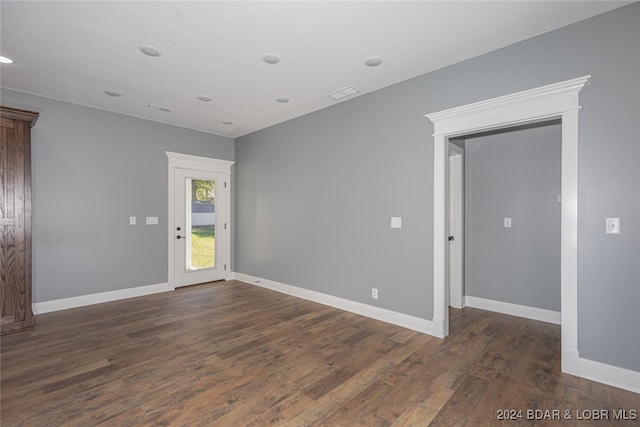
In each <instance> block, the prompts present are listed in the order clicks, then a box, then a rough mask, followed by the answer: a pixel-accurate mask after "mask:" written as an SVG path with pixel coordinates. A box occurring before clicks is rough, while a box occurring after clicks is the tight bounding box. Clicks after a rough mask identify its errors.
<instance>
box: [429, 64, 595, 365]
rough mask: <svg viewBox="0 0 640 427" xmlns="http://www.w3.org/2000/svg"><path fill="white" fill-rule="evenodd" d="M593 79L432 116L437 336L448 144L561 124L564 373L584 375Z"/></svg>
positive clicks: (437, 331) (444, 331)
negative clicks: (587, 148) (583, 198)
mask: <svg viewBox="0 0 640 427" xmlns="http://www.w3.org/2000/svg"><path fill="white" fill-rule="evenodd" d="M589 78H590V76H584V77H580V78H576V79H572V80H567V81H564V82H560V83H556V84H551V85H548V86H543V87H538V88H535V89H530V90H526V91H523V92H517V93H514V94H510V95H506V96H501V97H498V98H492V99H489V100H486V101H481V102H476V103H473V104H468V105H464V106H461V107H456V108H452V109H449V110H444V111H439V112H435V113H432V114H428V115H427V116H426V117H427V118H428V119H429V120H431V121H432V122H433V124H434V135H433V143H434V157H433V170H434V180H433V183H434V185H433V197H434V199H433V206H434V215H433V220H434V224H433V225H434V226H433V233H434V234H433V241H434V251H433V292H434V294H433V304H434V305H433V320H432V323H433V325H432V329H433V332H434V335H436V336H439V337H445V336H447V335H448V334H449V312H448V308H449V306H448V301H447V300H448V298H447V296H446V274H447V273H446V266H447V262H446V253H447V250H446V248H447V237H448V236H446V231H447V227H446V223H447V220H446V202H447V200H446V194H447V191H446V183H447V158H448V155H447V153H448V150H447V148H448V147H447V141H448V140H449V138H451V137H456V136H461V135H465V134H470V133H476V132H481V131H488V130H495V129H500V128H507V127H510V126H514V125H517V124H526V123H535V122H542V121H547V120H552V119H560V120H561V123H562V160H561V194H562V205H561V215H560V216H561V219H560V228H561V232H560V234H561V237H560V258H561V261H560V264H561V277H560V286H561V325H562V329H561V341H562V363H561V366H562V371H563V372H565V373H569V374H573V375H579V372H580V369H579V357H578V248H577V234H578V113H579V109H580V105H579V93H580V91H581V90H582V88H583V87H584V86H585V84H586V83H587V81H588V80H589Z"/></svg>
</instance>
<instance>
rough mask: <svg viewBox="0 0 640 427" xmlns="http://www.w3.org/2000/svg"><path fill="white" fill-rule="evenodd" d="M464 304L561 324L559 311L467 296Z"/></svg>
mask: <svg viewBox="0 0 640 427" xmlns="http://www.w3.org/2000/svg"><path fill="white" fill-rule="evenodd" d="M464 303H465V306H467V307H472V308H479V309H481V310H488V311H495V312H496V313H502V314H508V315H511V316H518V317H524V318H525V319H531V320H539V321H541V322H547V323H554V324H556V325H560V324H561V321H560V312H559V311H552V310H545V309H542V308H536V307H529V306H526V305H518V304H511V303H508V302H502V301H495V300H490V299H484V298H478V297H471V296H465V297H464Z"/></svg>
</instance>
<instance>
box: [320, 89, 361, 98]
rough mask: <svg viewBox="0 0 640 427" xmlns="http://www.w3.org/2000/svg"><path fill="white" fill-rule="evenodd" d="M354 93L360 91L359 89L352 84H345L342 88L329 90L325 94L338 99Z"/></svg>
mask: <svg viewBox="0 0 640 427" xmlns="http://www.w3.org/2000/svg"><path fill="white" fill-rule="evenodd" d="M356 93H360V89H358V88H357V87H354V86H347V87H345V88H343V89H340V90H336V91H335V92H331V93H330V94H329V95H327V96H328V97H329V98H331V99H335V100H338V99H342V98H345V97H347V96H351V95H355V94H356Z"/></svg>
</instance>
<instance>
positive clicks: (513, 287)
mask: <svg viewBox="0 0 640 427" xmlns="http://www.w3.org/2000/svg"><path fill="white" fill-rule="evenodd" d="M560 142H561V122H560V121H559V120H553V121H544V122H536V123H533V124H527V125H518V126H513V127H508V128H504V129H499V130H493V131H488V132H480V133H475V134H470V135H463V136H461V137H455V138H450V139H449V142H448V144H449V146H448V149H449V153H448V157H449V159H448V165H447V166H448V172H447V176H448V181H449V182H448V185H447V191H448V194H447V200H448V203H447V209H448V211H447V220H448V224H447V227H448V230H449V231H448V236H449V237H448V259H447V263H448V268H447V271H448V273H449V274H448V278H447V281H446V286H447V293H448V295H450V301H449V306H450V307H452V308H462V307H464V306H469V307H474V308H479V309H483V310H489V311H496V312H499V313H504V314H509V315H514V316H520V317H524V318H528V319H533V320H539V321H544V322H549V323H555V324H560V310H561V307H560V201H561V200H560V173H561V169H560V161H561V144H560ZM467 242H468V244H465V243H467Z"/></svg>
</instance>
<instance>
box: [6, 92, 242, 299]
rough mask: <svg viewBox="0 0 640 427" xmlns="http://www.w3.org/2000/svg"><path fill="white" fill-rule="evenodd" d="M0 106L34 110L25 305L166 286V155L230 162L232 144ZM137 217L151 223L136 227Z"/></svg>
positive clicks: (39, 107)
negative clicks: (29, 296)
mask: <svg viewBox="0 0 640 427" xmlns="http://www.w3.org/2000/svg"><path fill="white" fill-rule="evenodd" d="M1 102H2V105H5V106H12V107H17V108H23V109H27V110H32V111H38V112H40V117H39V118H38V122H37V123H36V126H35V128H34V129H33V134H32V135H33V136H32V139H33V142H32V167H33V171H32V187H33V196H32V199H33V290H34V302H42V301H50V300H55V299H59V298H66V297H73V296H79V295H87V294H91V293H96V292H105V291H111V290H117V289H123V288H130V287H136V286H144V285H151V284H157V283H165V282H166V281H167V251H168V248H167V246H168V242H167V208H168V190H167V185H168V184H167V180H168V177H167V165H168V161H167V157H166V154H165V152H166V151H173V152H179V153H186V154H194V155H200V156H207V157H215V158H220V159H226V160H233V156H234V147H233V146H234V142H233V140H232V139H229V138H224V137H221V136H215V135H210V134H206V133H202V132H197V131H192V130H188V129H183V128H178V127H175V126H168V125H164V124H160V123H156V122H151V121H147V120H141V119H136V118H132V117H127V116H123V115H119V114H114V113H109V112H106V111H101V110H96V109H92V108H87V107H81V106H78V105H74V104H69V103H64V102H59V101H54V100H51V99H47V98H41V97H37V96H32V95H27V94H23V93H18V92H13V91H9V90H2V92H1ZM131 215H135V216H137V225H135V226H130V225H129V216H131ZM145 216H158V217H159V224H158V225H155V226H149V225H145V224H144V217H145Z"/></svg>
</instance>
